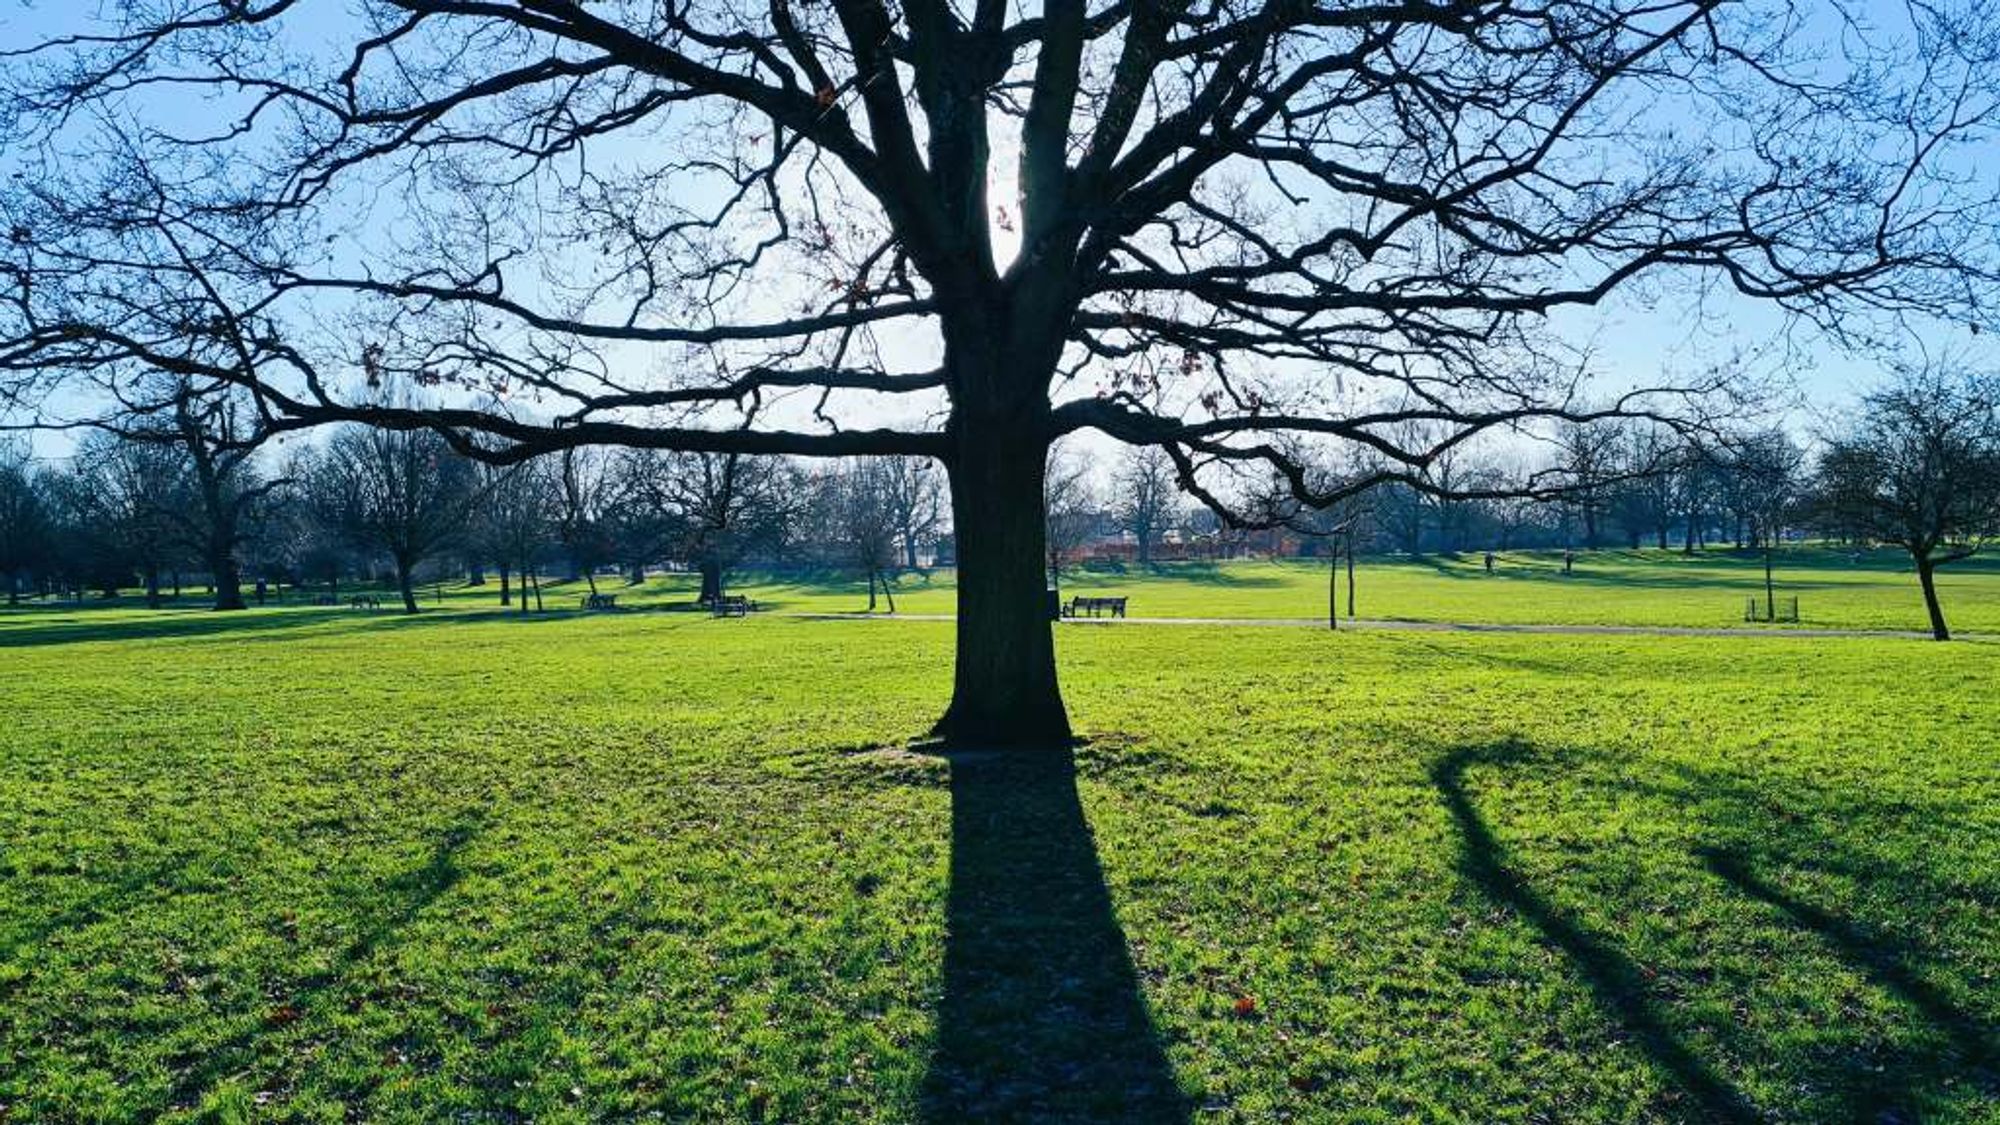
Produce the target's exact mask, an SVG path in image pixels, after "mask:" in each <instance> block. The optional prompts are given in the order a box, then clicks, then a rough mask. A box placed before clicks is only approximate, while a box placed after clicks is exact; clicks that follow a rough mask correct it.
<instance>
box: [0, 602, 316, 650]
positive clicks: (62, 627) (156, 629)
mask: <svg viewBox="0 0 2000 1125" xmlns="http://www.w3.org/2000/svg"><path fill="white" fill-rule="evenodd" d="M150 614H157V616H151V615H150ZM333 620H335V618H334V617H333V616H332V615H331V614H330V613H314V612H309V611H303V610H302V611H298V612H290V611H284V610H279V611H275V612H273V611H268V610H266V611H257V610H246V611H243V612H235V613H217V612H215V611H214V610H207V609H200V610H196V609H187V610H154V611H149V616H144V617H126V616H121V617H117V618H114V619H111V620H105V621H94V620H90V619H89V611H88V610H86V611H84V612H83V613H81V614H77V615H75V616H72V617H67V618H62V619H58V620H55V621H50V622H47V623H42V622H34V623H10V624H9V626H8V627H7V628H5V629H0V649H8V648H41V647H44V646H47V645H67V644H85V643H89V642H94V641H142V640H171V639H175V638H182V637H210V636H218V635H223V634H228V635H231V636H245V637H247V636H256V635H262V634H267V633H278V632H286V631H290V630H295V629H304V628H309V627H312V626H316V625H318V626H323V625H326V624H327V623H329V622H330V621H333Z"/></svg>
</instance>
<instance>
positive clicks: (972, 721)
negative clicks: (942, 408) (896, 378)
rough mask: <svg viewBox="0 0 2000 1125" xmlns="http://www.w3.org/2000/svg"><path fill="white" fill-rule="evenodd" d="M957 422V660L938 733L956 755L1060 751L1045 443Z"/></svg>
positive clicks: (1065, 733) (1022, 423)
mask: <svg viewBox="0 0 2000 1125" xmlns="http://www.w3.org/2000/svg"><path fill="white" fill-rule="evenodd" d="M967 422H968V420H967V419H965V418H963V417H961V418H958V419H955V420H954V426H953V430H954V433H955V436H956V437H957V440H958V448H957V450H956V451H955V453H954V455H953V456H952V457H951V459H950V464H949V466H948V468H949V472H950V479H951V506H952V513H953V516H954V521H953V522H954V525H955V527H956V529H957V533H958V655H957V668H956V671H955V674H954V676H953V681H952V697H951V706H950V708H949V709H948V710H946V711H945V714H944V717H943V718H941V719H939V720H938V724H937V730H936V733H937V734H938V735H939V736H940V737H942V738H944V739H945V740H946V741H948V742H951V743H953V744H956V745H961V746H1009V747H1022V748H1029V747H1033V748H1039V749H1051V750H1055V749H1061V748H1064V747H1067V746H1068V745H1069V742H1070V729H1069V716H1068V714H1067V713H1066V712H1065V710H1064V708H1063V700H1062V690H1061V688H1060V687H1059V686H1058V684H1057V682H1056V652H1055V638H1054V636H1053V635H1052V632H1051V628H1050V623H1049V619H1048V601H1047V597H1048V595H1047V592H1046V588H1045V587H1044V586H1043V585H1042V579H1043V569H1042V568H1043V564H1044V562H1045V561H1046V560H1047V555H1046V553H1045V552H1046V550H1047V546H1048V544H1047V533H1048V527H1047V519H1046V513H1045V512H1044V510H1043V496H1042V478H1043V474H1044V472H1045V469H1046V461H1047V445H1046V439H1044V438H1042V437H1041V436H1040V435H1039V434H1037V433H1035V432H1034V430H1033V429H1032V428H1031V427H1033V426H1034V425H1035V423H1034V422H1032V421H1028V420H1025V419H1023V420H1014V421H1012V424H1006V423H996V422H995V421H992V420H981V421H980V422H978V423H974V424H967Z"/></svg>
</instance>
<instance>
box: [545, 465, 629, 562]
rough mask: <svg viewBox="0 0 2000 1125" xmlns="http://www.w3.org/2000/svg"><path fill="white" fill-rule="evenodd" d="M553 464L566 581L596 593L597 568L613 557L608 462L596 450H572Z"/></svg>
mask: <svg viewBox="0 0 2000 1125" xmlns="http://www.w3.org/2000/svg"><path fill="white" fill-rule="evenodd" d="M553 460H554V463H555V473H554V478H555V485H556V487H555V500H556V508H555V516H556V523H555V530H556V538H557V539H558V540H559V541H560V542H561V543H562V546H563V554H564V555H565V557H566V558H567V560H568V562H569V578H570V581H572V582H574V581H576V580H577V579H579V578H581V579H583V580H584V581H585V582H587V583H588V584H589V585H590V592H591V593H593V594H595V593H596V592H597V575H596V570H597V568H598V566H600V565H602V564H603V563H604V562H605V561H607V560H608V559H610V558H611V557H612V553H613V548H612V543H611V528H610V522H609V509H610V508H611V496H612V492H613V490H614V488H615V486H616V485H615V481H614V480H613V478H612V475H611V464H610V459H609V458H608V457H606V456H605V454H604V453H603V452H602V451H600V450H597V449H591V448H588V447H581V448H578V447H572V448H569V449H565V450H563V451H562V452H561V453H558V454H556V455H555V456H554V458H553Z"/></svg>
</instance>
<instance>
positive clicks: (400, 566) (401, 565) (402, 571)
mask: <svg viewBox="0 0 2000 1125" xmlns="http://www.w3.org/2000/svg"><path fill="white" fill-rule="evenodd" d="M396 589H397V590H399V591H400V592H401V593H402V595H403V612H404V613H415V612H417V591H416V587H414V586H413V585H411V582H410V564H409V563H407V562H404V561H403V560H402V559H397V560H396Z"/></svg>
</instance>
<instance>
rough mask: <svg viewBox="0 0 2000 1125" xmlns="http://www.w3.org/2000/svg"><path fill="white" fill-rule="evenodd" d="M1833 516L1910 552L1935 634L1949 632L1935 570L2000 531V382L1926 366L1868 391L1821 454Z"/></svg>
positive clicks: (1825, 497) (1823, 489)
mask: <svg viewBox="0 0 2000 1125" xmlns="http://www.w3.org/2000/svg"><path fill="white" fill-rule="evenodd" d="M1818 495H1819V502H1820V504H1822V505H1823V506H1824V508H1825V510H1826V511H1828V512H1829V513H1831V514H1832V515H1833V516H1834V518H1836V519H1839V520H1841V521H1842V522H1844V523H1845V524H1846V525H1847V526H1850V527H1854V528H1857V529H1860V530H1861V531H1863V532H1864V533H1865V534H1867V535H1868V536H1869V537H1871V538H1873V539H1875V540H1877V541H1880V542H1883V543H1893V544H1895V545H1897V546H1899V547H1902V548H1903V549H1904V550H1906V551H1908V552H1909V553H1910V559H1911V561H1912V562H1914V563H1915V564H1916V570H1917V580H1918V582H1919V584H1921V586H1922V587H1923V592H1924V608H1925V609H1926V610H1927V611H1928V612H1929V614H1930V623H1931V634H1932V636H1934V637H1936V638H1937V639H1938V640H1940V641H1943V640H1949V639H1950V638H1951V631H1950V629H1949V628H1947V627H1946V625H1945V619H1944V611H1943V609H1942V608H1940V606H1939V604H1938V595H1937V582H1936V575H1937V568H1938V567H1940V566H1943V565H1945V564H1947V563H1952V562H1957V561H1958V560H1961V559H1965V558H1969V557H1971V556H1972V555H1973V554H1975V553H1976V552H1978V551H1979V549H1980V547H1981V546H1982V545H1984V543H1985V542H1986V541H1987V540H1988V539H1989V538H1990V537H1992V536H1993V535H1995V534H1996V533H2000V382H1996V380H1995V379H1993V378H1991V377H1988V376H1973V375H1965V374H1959V373H1955V372H1951V371H1947V370H1944V369H1941V368H1936V367H1933V368H1926V369H1922V370H1912V371H1906V372H1903V373H1900V374H1899V376H1898V378H1897V380H1896V381H1895V383H1894V384H1893V385H1892V386H1889V387H1887V388H1885V389H1883V390H1879V391H1876V392H1874V393H1873V394H1870V395H1868V396H1866V397H1865V398H1864V399H1863V400H1862V406H1861V410H1860V413H1859V415H1858V416H1857V417H1856V418H1855V419H1854V421H1853V423H1852V425H1851V426H1849V427H1848V429H1847V430H1845V431H1844V432H1842V433H1840V434H1839V435H1838V436H1836V437H1834V438H1832V439H1831V440H1830V441H1828V442H1827V445H1826V450H1825V452H1824V454H1823V455H1822V456H1821V458H1820V463H1819V474H1818Z"/></svg>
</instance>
